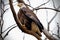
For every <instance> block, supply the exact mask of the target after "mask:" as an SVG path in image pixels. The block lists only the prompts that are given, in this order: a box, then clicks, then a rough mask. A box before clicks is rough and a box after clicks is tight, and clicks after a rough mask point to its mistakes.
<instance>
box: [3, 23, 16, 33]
mask: <svg viewBox="0 0 60 40" xmlns="http://www.w3.org/2000/svg"><path fill="white" fill-rule="evenodd" d="M14 25H16V24H13V25H12V26H14ZM12 26H10V27H8V28H7V29H6V30H4V31H3V32H2V34H3V33H4V32H6V31H7V30H8V29H10V28H11V27H12Z"/></svg>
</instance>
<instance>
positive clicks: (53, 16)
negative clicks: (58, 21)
mask: <svg viewBox="0 0 60 40" xmlns="http://www.w3.org/2000/svg"><path fill="white" fill-rule="evenodd" d="M59 8H60V6H59V7H58V8H57V9H59ZM57 14H58V12H57V11H56V14H55V15H54V16H53V18H52V19H51V20H50V21H49V24H50V23H51V22H52V21H53V20H54V18H55V17H56V16H57Z"/></svg>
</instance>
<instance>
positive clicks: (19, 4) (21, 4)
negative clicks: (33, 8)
mask: <svg viewBox="0 0 60 40" xmlns="http://www.w3.org/2000/svg"><path fill="white" fill-rule="evenodd" d="M17 6H18V7H20V8H23V7H26V6H25V5H24V3H18V5H17Z"/></svg>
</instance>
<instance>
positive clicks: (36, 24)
mask: <svg viewBox="0 0 60 40" xmlns="http://www.w3.org/2000/svg"><path fill="white" fill-rule="evenodd" d="M18 6H19V7H20V10H19V12H18V19H19V20H20V22H21V23H22V25H25V26H26V28H27V29H28V30H31V31H33V32H35V33H37V34H38V35H40V36H41V32H42V29H44V28H43V25H42V23H41V22H40V20H39V19H38V18H37V16H36V15H35V14H34V12H33V11H32V10H30V9H29V8H28V7H27V6H26V5H24V4H23V3H18Z"/></svg>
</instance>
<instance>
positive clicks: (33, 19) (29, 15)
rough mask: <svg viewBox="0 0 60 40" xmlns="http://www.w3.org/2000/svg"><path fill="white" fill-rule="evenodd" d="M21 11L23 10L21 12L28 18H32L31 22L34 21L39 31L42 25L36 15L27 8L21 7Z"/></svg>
mask: <svg viewBox="0 0 60 40" xmlns="http://www.w3.org/2000/svg"><path fill="white" fill-rule="evenodd" d="M22 11H23V12H24V13H23V14H24V15H25V16H26V17H27V18H29V19H30V20H32V21H33V22H35V23H36V24H37V25H38V28H39V29H40V31H41V32H42V29H44V28H43V25H42V24H41V22H40V21H39V19H38V18H37V16H36V15H35V14H34V13H33V12H32V11H31V10H29V9H22Z"/></svg>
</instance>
